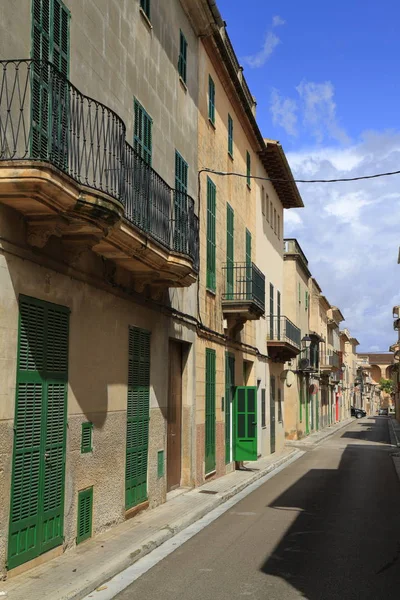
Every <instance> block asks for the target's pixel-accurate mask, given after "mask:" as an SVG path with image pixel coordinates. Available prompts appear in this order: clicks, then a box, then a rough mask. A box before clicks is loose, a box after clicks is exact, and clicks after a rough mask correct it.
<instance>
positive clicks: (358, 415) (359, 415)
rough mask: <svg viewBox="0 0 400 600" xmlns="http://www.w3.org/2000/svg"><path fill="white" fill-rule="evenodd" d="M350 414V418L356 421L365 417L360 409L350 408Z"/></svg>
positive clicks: (363, 411)
mask: <svg viewBox="0 0 400 600" xmlns="http://www.w3.org/2000/svg"><path fill="white" fill-rule="evenodd" d="M350 414H351V416H352V417H355V418H356V419H362V418H363V417H366V416H367V413H366V412H365V410H363V409H362V408H354V406H351V407H350Z"/></svg>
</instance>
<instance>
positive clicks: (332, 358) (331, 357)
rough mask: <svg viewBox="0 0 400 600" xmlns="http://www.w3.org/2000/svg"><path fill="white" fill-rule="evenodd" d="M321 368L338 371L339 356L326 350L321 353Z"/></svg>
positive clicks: (339, 365)
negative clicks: (330, 368)
mask: <svg viewBox="0 0 400 600" xmlns="http://www.w3.org/2000/svg"><path fill="white" fill-rule="evenodd" d="M321 366H325V367H332V368H333V369H340V367H341V364H340V356H339V354H338V353H337V352H336V351H335V350H332V351H330V350H327V351H326V352H322V355H321Z"/></svg>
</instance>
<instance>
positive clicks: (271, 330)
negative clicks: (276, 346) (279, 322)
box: [269, 283, 274, 340]
mask: <svg viewBox="0 0 400 600" xmlns="http://www.w3.org/2000/svg"><path fill="white" fill-rule="evenodd" d="M269 336H270V339H271V340H273V339H274V286H273V285H272V283H270V284H269Z"/></svg>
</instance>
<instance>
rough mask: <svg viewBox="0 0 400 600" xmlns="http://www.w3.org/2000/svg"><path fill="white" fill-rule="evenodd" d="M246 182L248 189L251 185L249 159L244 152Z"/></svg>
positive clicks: (247, 154) (248, 155)
mask: <svg viewBox="0 0 400 600" xmlns="http://www.w3.org/2000/svg"><path fill="white" fill-rule="evenodd" d="M246 174H247V177H246V180H247V185H248V186H249V187H250V185H251V157H250V154H249V152H246Z"/></svg>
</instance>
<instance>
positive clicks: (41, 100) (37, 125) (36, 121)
mask: <svg viewBox="0 0 400 600" xmlns="http://www.w3.org/2000/svg"><path fill="white" fill-rule="evenodd" d="M50 1H51V0H32V21H33V23H32V58H33V59H34V61H35V62H34V63H33V76H32V101H31V102H32V104H31V118H32V148H31V151H32V157H33V158H41V159H43V160H46V159H47V158H48V154H49V147H48V146H49V125H50V123H49V119H50V112H49V109H50V106H49V104H50V102H49V97H50V91H49V86H50V81H49V68H48V67H47V62H48V61H50V60H51V55H50V43H51V39H50V6H51V5H50ZM38 61H42V62H38Z"/></svg>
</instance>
